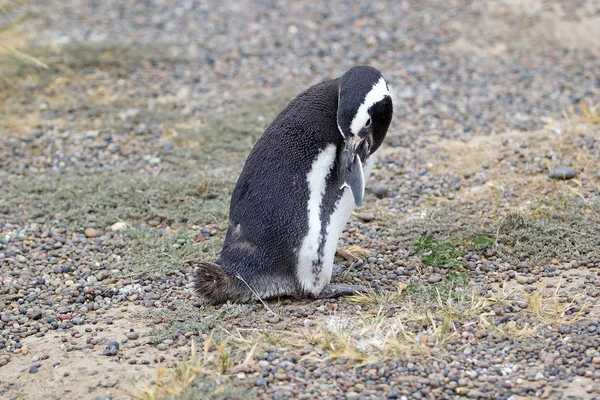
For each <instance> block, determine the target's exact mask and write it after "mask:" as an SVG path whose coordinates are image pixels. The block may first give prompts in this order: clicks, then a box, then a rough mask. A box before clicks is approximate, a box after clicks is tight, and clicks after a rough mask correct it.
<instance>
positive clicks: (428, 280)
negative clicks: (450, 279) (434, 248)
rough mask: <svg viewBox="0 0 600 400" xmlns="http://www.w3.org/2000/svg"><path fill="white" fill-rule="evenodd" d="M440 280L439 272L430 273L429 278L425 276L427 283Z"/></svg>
mask: <svg viewBox="0 0 600 400" xmlns="http://www.w3.org/2000/svg"><path fill="white" fill-rule="evenodd" d="M441 281H442V275H440V274H431V275H430V276H429V278H427V282H429V283H438V282H441Z"/></svg>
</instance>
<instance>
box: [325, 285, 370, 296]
mask: <svg viewBox="0 0 600 400" xmlns="http://www.w3.org/2000/svg"><path fill="white" fill-rule="evenodd" d="M357 293H367V288H365V287H363V286H360V285H346V284H333V283H330V284H329V285H325V287H324V288H323V290H321V293H319V294H318V295H316V296H315V298H317V299H333V298H336V297H340V296H352V295H354V294H357Z"/></svg>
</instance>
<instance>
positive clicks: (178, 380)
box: [126, 338, 253, 400]
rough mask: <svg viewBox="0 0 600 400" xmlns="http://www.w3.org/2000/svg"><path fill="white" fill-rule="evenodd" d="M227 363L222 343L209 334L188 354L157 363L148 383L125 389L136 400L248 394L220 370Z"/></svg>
mask: <svg viewBox="0 0 600 400" xmlns="http://www.w3.org/2000/svg"><path fill="white" fill-rule="evenodd" d="M228 364H229V353H228V348H227V346H226V344H225V343H221V344H215V343H214V342H213V341H212V338H209V339H208V340H206V341H205V343H204V346H203V349H202V351H198V348H197V346H196V344H195V342H192V349H191V352H190V354H189V355H186V356H184V357H183V359H182V360H181V361H179V362H177V363H176V364H175V366H174V367H173V368H170V369H167V368H165V367H162V366H160V367H159V368H158V369H157V372H156V378H155V379H154V382H153V383H152V384H148V383H143V382H131V384H132V392H131V393H126V394H127V395H128V396H130V397H132V398H134V399H136V400H204V399H207V400H228V399H232V400H236V399H247V398H252V397H253V396H252V395H249V393H248V392H247V391H246V390H244V389H243V388H241V387H239V386H234V385H233V384H232V383H231V382H230V379H229V377H227V376H224V375H221V373H217V372H216V371H223V372H224V370H223V366H224V365H228Z"/></svg>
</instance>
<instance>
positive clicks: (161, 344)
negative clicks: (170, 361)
mask: <svg viewBox="0 0 600 400" xmlns="http://www.w3.org/2000/svg"><path fill="white" fill-rule="evenodd" d="M156 348H157V349H159V350H160V351H165V350H166V349H168V348H169V345H168V344H166V343H159V344H158V346H156Z"/></svg>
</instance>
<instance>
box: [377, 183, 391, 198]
mask: <svg viewBox="0 0 600 400" xmlns="http://www.w3.org/2000/svg"><path fill="white" fill-rule="evenodd" d="M387 192H388V187H387V186H386V185H384V184H383V183H379V184H378V185H377V186H375V187H374V188H373V194H374V195H375V197H377V198H378V199H383V198H384V197H385V196H386V195H387Z"/></svg>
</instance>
